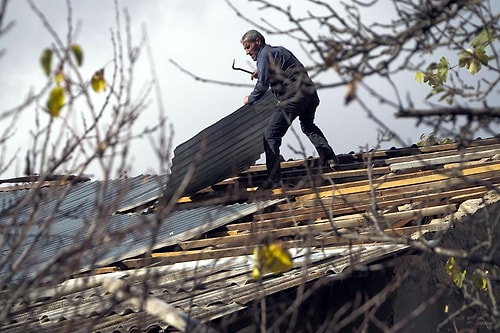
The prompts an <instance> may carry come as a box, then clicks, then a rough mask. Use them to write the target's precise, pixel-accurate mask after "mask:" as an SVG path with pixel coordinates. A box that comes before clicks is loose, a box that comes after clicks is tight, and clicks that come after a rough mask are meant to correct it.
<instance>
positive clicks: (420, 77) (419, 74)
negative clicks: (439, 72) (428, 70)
mask: <svg viewBox="0 0 500 333" xmlns="http://www.w3.org/2000/svg"><path fill="white" fill-rule="evenodd" d="M424 77H425V74H424V73H423V72H417V73H415V80H416V81H417V82H418V83H420V84H422V82H424Z"/></svg>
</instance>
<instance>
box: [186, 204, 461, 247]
mask: <svg viewBox="0 0 500 333" xmlns="http://www.w3.org/2000/svg"><path fill="white" fill-rule="evenodd" d="M454 211H456V206H455V205H452V204H448V205H440V206H435V207H428V208H423V209H413V210H409V211H403V212H396V213H388V214H383V215H381V216H380V217H378V220H379V222H380V223H384V224H392V223H395V222H396V221H398V220H400V219H410V218H411V219H416V218H421V217H425V216H432V215H442V214H450V213H451V212H454ZM371 216H372V215H371V214H356V215H355V216H349V217H341V218H336V219H334V225H335V226H336V227H337V228H355V227H362V226H366V225H367V223H368V221H369V220H370V218H371ZM326 231H333V227H332V223H331V222H330V220H329V219H322V220H319V221H316V222H315V223H312V224H309V225H301V226H291V227H287V228H280V229H271V230H254V231H253V232H250V233H248V234H242V235H235V236H223V237H217V238H207V239H199V240H193V241H184V242H179V243H178V245H179V246H180V247H181V248H182V249H183V250H189V249H193V248H203V247H220V246H226V247H227V246H228V245H231V246H234V245H236V244H239V245H242V246H243V245H245V246H247V245H251V244H259V243H260V242H261V241H262V240H263V239H264V238H268V239H277V238H280V237H287V236H291V237H296V236H303V235H311V234H315V233H318V232H326Z"/></svg>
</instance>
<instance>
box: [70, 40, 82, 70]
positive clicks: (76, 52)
mask: <svg viewBox="0 0 500 333" xmlns="http://www.w3.org/2000/svg"><path fill="white" fill-rule="evenodd" d="M71 50H72V51H73V54H74V55H75V59H76V64H77V65H78V66H81V65H82V63H83V51H82V48H81V47H80V45H78V44H73V45H71Z"/></svg>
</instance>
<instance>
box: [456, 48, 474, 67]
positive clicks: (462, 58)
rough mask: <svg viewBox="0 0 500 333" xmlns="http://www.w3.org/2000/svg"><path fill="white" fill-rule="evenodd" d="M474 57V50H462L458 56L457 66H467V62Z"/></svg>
mask: <svg viewBox="0 0 500 333" xmlns="http://www.w3.org/2000/svg"><path fill="white" fill-rule="evenodd" d="M473 59H474V52H473V51H472V50H471V49H467V50H462V52H460V55H459V56H458V66H460V67H467V68H469V64H470V63H471V61H472V60H473Z"/></svg>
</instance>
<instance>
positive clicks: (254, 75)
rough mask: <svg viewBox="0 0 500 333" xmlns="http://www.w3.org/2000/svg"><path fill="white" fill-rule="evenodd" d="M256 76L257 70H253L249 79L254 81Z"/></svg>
mask: <svg viewBox="0 0 500 333" xmlns="http://www.w3.org/2000/svg"><path fill="white" fill-rule="evenodd" d="M257 75H258V72H257V70H254V71H253V73H252V76H251V78H250V79H251V80H253V79H256V78H257Z"/></svg>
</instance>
